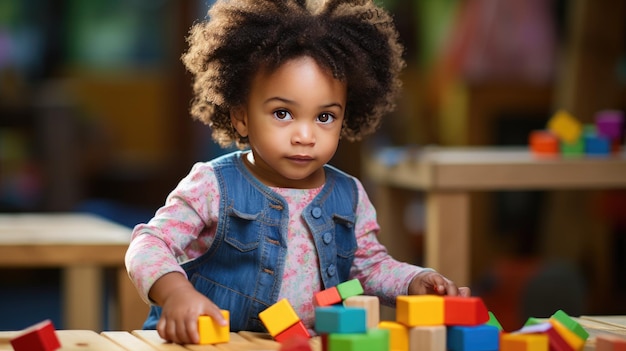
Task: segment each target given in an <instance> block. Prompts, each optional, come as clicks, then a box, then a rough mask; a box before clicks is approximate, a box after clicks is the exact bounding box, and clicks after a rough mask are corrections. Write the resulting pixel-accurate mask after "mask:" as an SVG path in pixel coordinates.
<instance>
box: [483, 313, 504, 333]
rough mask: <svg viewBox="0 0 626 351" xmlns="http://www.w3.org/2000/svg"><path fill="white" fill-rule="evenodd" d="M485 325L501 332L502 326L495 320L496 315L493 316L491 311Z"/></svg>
mask: <svg viewBox="0 0 626 351" xmlns="http://www.w3.org/2000/svg"><path fill="white" fill-rule="evenodd" d="M486 324H487V325H490V326H492V327H496V328H498V330H499V331H502V324H500V321H498V319H497V318H496V315H495V314H493V312H491V311H489V320H488V321H487V323H486Z"/></svg>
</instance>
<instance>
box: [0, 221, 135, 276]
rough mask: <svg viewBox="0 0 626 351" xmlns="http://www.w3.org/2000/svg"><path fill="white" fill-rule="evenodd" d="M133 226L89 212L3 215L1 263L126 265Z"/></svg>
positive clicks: (0, 246)
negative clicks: (126, 225)
mask: <svg viewBox="0 0 626 351" xmlns="http://www.w3.org/2000/svg"><path fill="white" fill-rule="evenodd" d="M130 234H131V229H130V228H127V227H124V226H122V225H118V224H116V223H113V222H110V221H107V220H105V219H102V218H100V217H97V216H94V215H87V214H70V213H67V214H64V213H55V214H54V215H50V214H35V213H25V214H0V266H5V267H29V266H31V267H34V266H37V267H41V266H64V265H69V264H71V265H76V264H80V263H93V264H99V265H111V266H119V265H123V262H124V255H125V253H126V249H127V248H128V244H129V242H130Z"/></svg>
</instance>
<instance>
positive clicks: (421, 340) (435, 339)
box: [409, 325, 446, 351]
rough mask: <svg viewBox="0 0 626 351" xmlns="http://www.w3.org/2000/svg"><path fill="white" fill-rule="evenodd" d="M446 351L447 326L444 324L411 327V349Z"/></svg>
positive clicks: (417, 350) (418, 350)
mask: <svg viewBox="0 0 626 351" xmlns="http://www.w3.org/2000/svg"><path fill="white" fill-rule="evenodd" d="M424 350H428V351H446V327H445V326H443V325H434V326H424V327H413V328H409V351H424Z"/></svg>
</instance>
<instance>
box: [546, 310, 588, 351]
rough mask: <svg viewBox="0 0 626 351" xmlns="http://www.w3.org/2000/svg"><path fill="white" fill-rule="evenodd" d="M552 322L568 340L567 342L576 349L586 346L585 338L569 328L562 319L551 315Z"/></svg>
mask: <svg viewBox="0 0 626 351" xmlns="http://www.w3.org/2000/svg"><path fill="white" fill-rule="evenodd" d="M549 322H550V324H552V327H553V328H554V329H555V330H556V332H557V333H559V335H560V336H561V337H562V338H563V339H564V340H565V342H567V344H568V345H569V346H570V347H571V348H572V349H573V350H575V351H578V350H582V348H583V347H584V346H585V340H583V339H581V338H580V337H579V336H578V335H576V334H575V333H574V332H573V331H571V330H569V329H568V328H567V327H566V326H564V325H563V323H561V322H560V321H558V320H557V319H556V318H554V317H550V319H549Z"/></svg>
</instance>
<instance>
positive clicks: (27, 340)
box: [11, 320, 61, 351]
mask: <svg viewBox="0 0 626 351" xmlns="http://www.w3.org/2000/svg"><path fill="white" fill-rule="evenodd" d="M11 346H13V350H15V351H53V350H56V349H58V348H60V347H61V343H60V342H59V339H58V338H57V335H56V333H55V330H54V325H53V324H52V321H50V320H45V321H43V322H40V323H37V324H35V325H33V326H30V327H28V328H26V329H24V330H23V331H22V333H21V334H20V335H18V336H16V337H15V338H13V339H11Z"/></svg>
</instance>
